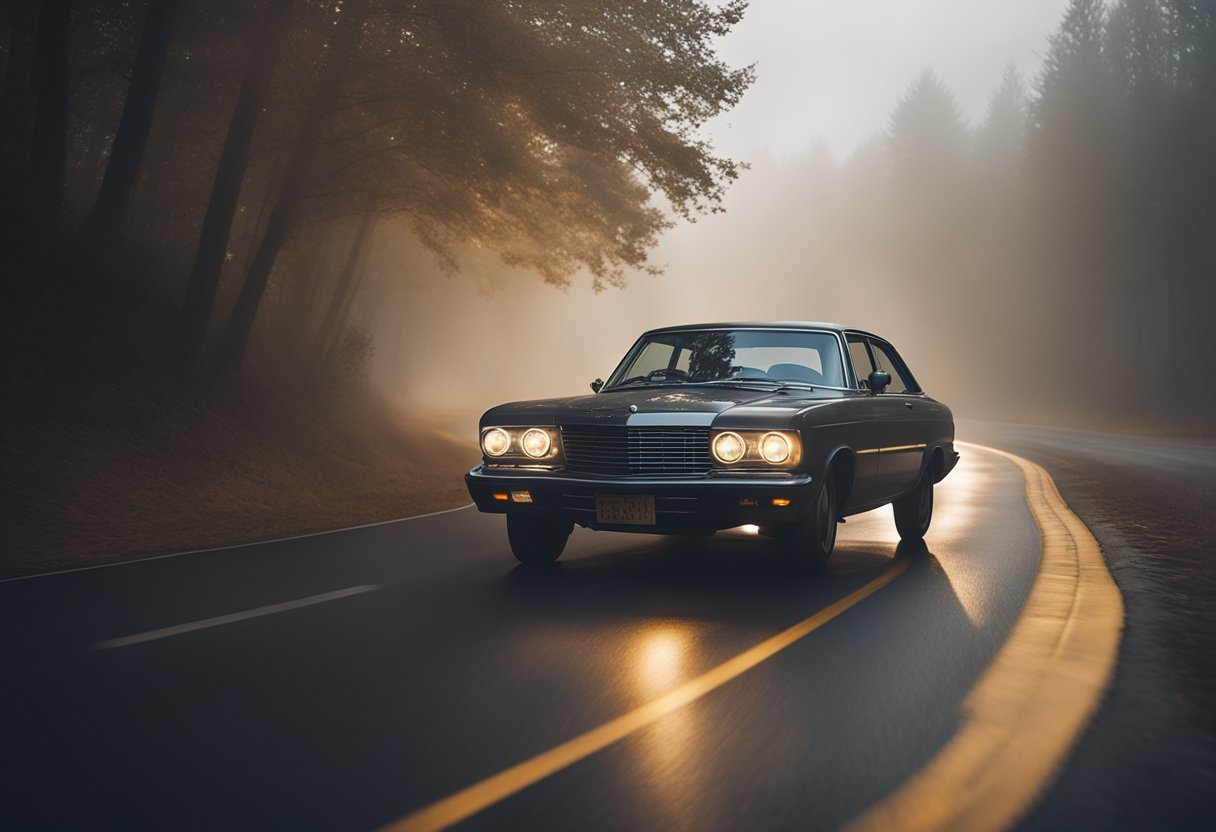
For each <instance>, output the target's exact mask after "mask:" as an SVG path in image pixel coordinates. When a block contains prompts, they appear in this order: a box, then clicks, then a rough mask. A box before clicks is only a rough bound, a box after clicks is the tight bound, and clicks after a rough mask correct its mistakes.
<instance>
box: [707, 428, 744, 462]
mask: <svg viewBox="0 0 1216 832" xmlns="http://www.w3.org/2000/svg"><path fill="white" fill-rule="evenodd" d="M702 447H704V446H702ZM713 451H714V456H715V457H717V459H718V461H719V462H724V463H726V464H727V465H730V464H731V463H733V462H738V461H739V460H741V459H743V454H744V453H746V451H747V443H746V442H744V441H743V437H742V436H740V435H739V434H737V433H732V432H731V431H726V432H724V433H719V434H718V435H717V436H716V437H715V438H714V444H713Z"/></svg>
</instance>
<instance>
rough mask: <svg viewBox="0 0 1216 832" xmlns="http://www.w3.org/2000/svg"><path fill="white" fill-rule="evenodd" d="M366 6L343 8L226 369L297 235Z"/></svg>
mask: <svg viewBox="0 0 1216 832" xmlns="http://www.w3.org/2000/svg"><path fill="white" fill-rule="evenodd" d="M367 6H368V2H367V0H349V2H347V3H346V5H344V6H342V7H340V10H339V16H338V20H337V31H336V33H335V35H334V38H333V41H332V44H331V48H330V55H329V58H328V60H327V61H326V64H325V69H324V71H323V72H322V74H321V80H320V83H319V84H318V86H317V89H316V91H315V92H314V93H313V96H312V100H311V103H310V104H309V107H308V110H307V114H306V116H305V118H304V122H303V125H302V127H301V130H300V135H299V137H298V138H297V139H296V142H295V148H294V150H293V151H292V154H291V157H290V158H291V161H290V162H289V163H288V165H287V172H286V175H285V177H284V181H283V187H282V190H281V191H280V192H279V194H278V196H277V198H276V199H275V201H274V207H273V208H271V210H270V217H269V218H268V219H267V221H266V228H265V230H264V231H263V233H262V238H261V241H260V242H259V244H258V247H257V252H256V253H255V254H254V256H253V262H252V263H251V264H250V266H249V271H248V273H247V274H246V275H245V280H244V281H243V282H242V284H241V293H240V296H239V297H238V298H237V301H236V306H235V308H234V309H233V311H232V316H231V317H230V318H229V320H228V325H227V327H226V328H225V330H224V335H223V339H222V341H221V343H220V363H221V365H222V366H224V367H225V368H227V369H237V368H239V366H240V364H241V361H242V360H243V359H244V356H245V348H246V347H247V346H248V344H249V337H250V335H251V334H252V333H253V324H254V321H255V320H256V318H257V313H258V307H259V306H260V305H261V303H262V296H263V295H264V294H265V292H266V286H267V285H268V284H269V282H270V273H271V271H272V270H273V269H274V263H275V260H276V259H277V258H278V256H279V252H280V251H281V250H282V248H283V244H284V243H285V242H286V241H287V238H288V235H290V234H291V233H292V232H294V231H295V230H296V224H297V222H298V219H299V212H300V202H301V199H302V196H303V193H304V188H305V185H306V182H307V177H308V173H309V171H310V170H311V168H312V166H313V164H314V161H315V157H316V154H317V150H318V148H319V147H320V143H321V134H322V131H323V130H324V129H325V125H326V121H327V119H328V118H329V116H330V114H331V112H332V111H333V110H334V109H335V108H336V107H337V104H338V95H339V93H340V92H341V89H342V84H343V81H344V80H345V78H346V70H347V67H348V66H350V61H351V57H352V56H353V54H354V50H355V44H356V41H357V40H358V36H359V30H360V29H361V28H362V26H363V21H364V17H365V16H366V14H367Z"/></svg>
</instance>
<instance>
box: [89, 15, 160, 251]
mask: <svg viewBox="0 0 1216 832" xmlns="http://www.w3.org/2000/svg"><path fill="white" fill-rule="evenodd" d="M176 13H177V0H152V5H151V6H150V7H149V8H148V15H147V18H146V19H145V20H144V31H143V34H142V35H141V36H140V40H139V51H138V52H136V54H135V64H134V66H133V67H132V71H131V84H130V86H129V87H128V88H127V100H126V103H125V104H124V105H123V108H122V118H121V119H120V120H119V122H118V132H117V133H115V135H114V144H113V145H112V146H111V147H110V162H109V164H108V165H107V166H106V175H105V179H103V180H102V182H101V190H100V191H99V192H98V194H97V201H96V202H95V203H94V204H93V211H92V214H91V216H90V217H89V222H90V224H91V225H92V226H93V227H95V228H97V229H98V230H100V231H102V232H103V233H105V234H111V235H117V234H118V233H119V232H120V231H121V230H122V223H123V220H124V219H125V218H126V214H127V206H128V205H129V204H130V202H131V191H132V189H133V188H134V187H135V180H136V179H137V178H138V176H139V166H140V162H142V161H143V157H144V148H145V147H146V146H147V144H148V133H149V132H150V131H151V129H152V116H153V115H154V114H155V112H156V97H157V93H158V91H159V90H160V82H161V78H163V77H164V74H165V58H166V56H167V55H168V53H169V34H170V32H171V31H172V29H173V17H174V15H175V14H176Z"/></svg>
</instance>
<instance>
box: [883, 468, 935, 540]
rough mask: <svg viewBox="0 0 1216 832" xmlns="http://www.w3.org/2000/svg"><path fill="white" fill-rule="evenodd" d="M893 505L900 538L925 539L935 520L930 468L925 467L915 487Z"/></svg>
mask: <svg viewBox="0 0 1216 832" xmlns="http://www.w3.org/2000/svg"><path fill="white" fill-rule="evenodd" d="M891 505H892V507H893V508H894V509H895V528H897V529H899V537H900V539H901V540H907V541H909V542H913V543H914V542H916V541H918V540H921V539H923V538H924V536H925V532H927V531H929V523H931V522H932V521H933V477H932V475H931V474H930V473H929V469H928V468H925V470H924V473H922V474H921V475H920V479H919V480H917V482H916V487H915V488H913V489H912V490H911V491H909V492H908V493H907V494H905V495H904V496H902V497H900V498H899V499H898V500H896V501H895V502H894V503H892V504H891Z"/></svg>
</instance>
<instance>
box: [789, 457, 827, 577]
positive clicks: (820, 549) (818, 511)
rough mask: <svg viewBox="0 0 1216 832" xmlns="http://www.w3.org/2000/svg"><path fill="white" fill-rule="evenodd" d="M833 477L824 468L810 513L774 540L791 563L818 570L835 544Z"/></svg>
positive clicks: (825, 561)
mask: <svg viewBox="0 0 1216 832" xmlns="http://www.w3.org/2000/svg"><path fill="white" fill-rule="evenodd" d="M837 517H838V511H837V507H836V477H835V476H834V475H833V474H832V472H831V471H828V472H827V473H826V474H825V475H824V478H823V486H822V487H821V488H820V489H819V495H818V496H817V497H816V498H815V503H814V505H812V506H811V511H810V513H809V514H808V515H807V516H806V517H805V518H804V519H803V520H801V521H799V522H798V523H795V524H794V525H793V526H790V527H789V528H787V529H785V530H784V531H783V532H782V534H781V536H780V538H779V541H778V545H779V546H780V547H781V554H782V556H783V557H784V558H785V559H786V560H787V561H788V562H789V563H790V564H791V565H793V566H797V567H798V568H800V569H805V570H807V571H812V572H821V571H823V569H824V568H825V567H827V564H828V558H830V557H831V556H832V549H833V548H835V546H836V520H837Z"/></svg>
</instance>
